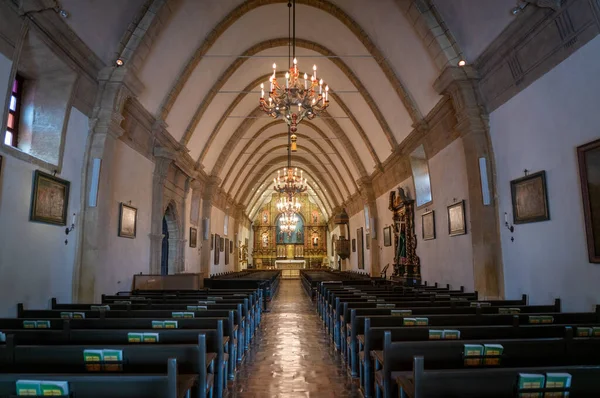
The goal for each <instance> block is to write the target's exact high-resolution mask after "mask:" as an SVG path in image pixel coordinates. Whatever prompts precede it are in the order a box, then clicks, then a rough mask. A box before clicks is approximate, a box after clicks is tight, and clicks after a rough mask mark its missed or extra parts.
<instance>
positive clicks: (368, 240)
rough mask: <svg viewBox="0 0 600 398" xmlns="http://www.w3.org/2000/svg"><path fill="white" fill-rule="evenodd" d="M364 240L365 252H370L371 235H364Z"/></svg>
mask: <svg viewBox="0 0 600 398" xmlns="http://www.w3.org/2000/svg"><path fill="white" fill-rule="evenodd" d="M365 240H366V242H365V243H366V245H365V246H366V247H367V250H371V234H365Z"/></svg>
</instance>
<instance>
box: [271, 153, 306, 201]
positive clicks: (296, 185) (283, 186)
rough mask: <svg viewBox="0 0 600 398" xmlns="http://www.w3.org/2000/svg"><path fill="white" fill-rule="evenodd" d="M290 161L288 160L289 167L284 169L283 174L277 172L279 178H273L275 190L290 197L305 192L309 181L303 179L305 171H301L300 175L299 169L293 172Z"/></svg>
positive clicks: (279, 171)
mask: <svg viewBox="0 0 600 398" xmlns="http://www.w3.org/2000/svg"><path fill="white" fill-rule="evenodd" d="M290 160H291V159H289V158H288V167H284V168H283V173H282V172H281V170H277V177H275V178H273V189H274V190H275V191H276V192H279V193H280V194H287V195H288V197H292V196H293V195H294V194H297V193H302V192H305V191H306V189H307V185H306V183H307V180H306V178H304V179H303V178H302V174H303V171H302V170H300V175H298V168H295V169H293V170H292V168H291V167H290Z"/></svg>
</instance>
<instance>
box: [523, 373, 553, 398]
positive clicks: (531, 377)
mask: <svg viewBox="0 0 600 398" xmlns="http://www.w3.org/2000/svg"><path fill="white" fill-rule="evenodd" d="M545 380H546V378H545V377H544V375H540V374H535V373H519V389H520V390H527V389H539V388H543V387H544V381H545ZM519 397H521V398H542V393H541V392H532V393H527V392H521V393H520V394H519Z"/></svg>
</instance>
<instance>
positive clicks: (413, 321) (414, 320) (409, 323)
mask: <svg viewBox="0 0 600 398" xmlns="http://www.w3.org/2000/svg"><path fill="white" fill-rule="evenodd" d="M402 324H403V325H404V326H415V325H416V324H417V318H404V319H403V320H402Z"/></svg>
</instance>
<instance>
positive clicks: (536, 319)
mask: <svg viewBox="0 0 600 398" xmlns="http://www.w3.org/2000/svg"><path fill="white" fill-rule="evenodd" d="M529 323H554V317H553V316H551V315H530V316H529Z"/></svg>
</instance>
